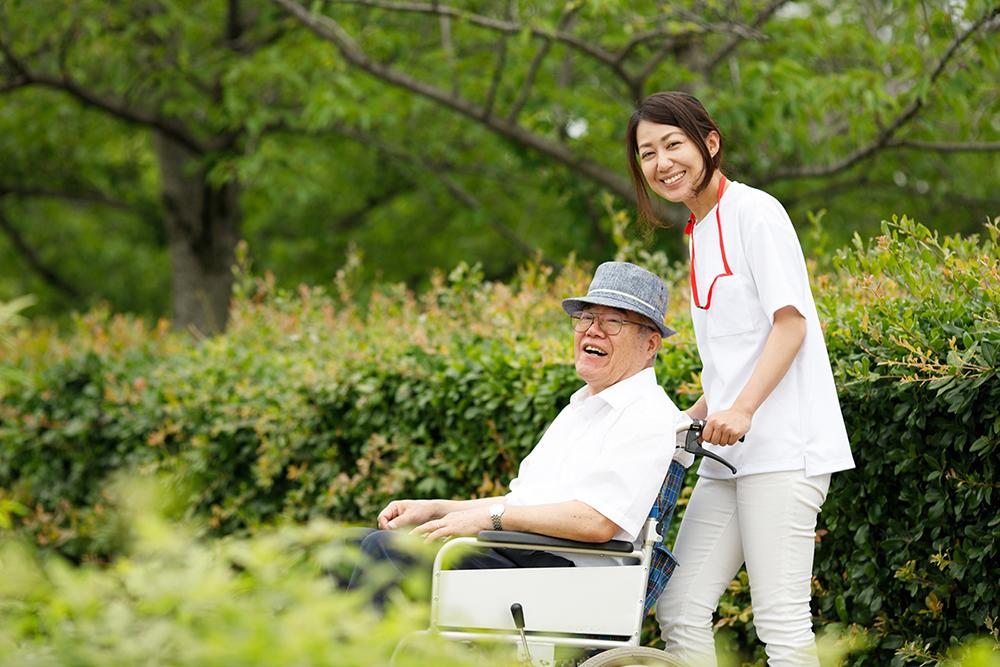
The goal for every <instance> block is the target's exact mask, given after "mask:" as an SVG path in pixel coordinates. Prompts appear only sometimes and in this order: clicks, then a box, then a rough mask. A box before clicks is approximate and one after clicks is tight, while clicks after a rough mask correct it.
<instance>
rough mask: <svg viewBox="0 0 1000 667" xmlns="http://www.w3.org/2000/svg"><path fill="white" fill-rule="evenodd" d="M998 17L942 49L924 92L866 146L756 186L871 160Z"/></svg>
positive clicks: (989, 16)
mask: <svg viewBox="0 0 1000 667" xmlns="http://www.w3.org/2000/svg"><path fill="white" fill-rule="evenodd" d="M998 15H1000V5H998V6H996V7H994V8H993V9H992V10H990V11H989V12H987V13H985V14H983V15H982V16H980V17H979V19H977V20H976V21H975V22H974V23H973V24H972V25H970V26H969V27H968V28H967V29H966V30H965V31H964V32H962V33H961V34H960V35H958V36H957V37H956V38H955V39H954V40H953V41H952V42H951V44H950V45H949V46H948V48H947V49H945V52H944V54H943V55H942V56H941V58H940V59H939V60H938V62H937V65H936V66H935V67H934V71H933V72H932V73H931V75H930V78H929V79H928V80H927V86H926V90H925V92H923V93H922V94H917V96H916V97H914V98H913V101H912V102H910V103H909V104H908V105H907V106H906V108H905V109H903V111H902V112H901V113H900V114H899V115H898V116H896V118H895V119H894V120H893V121H892V123H890V124H889V125H888V126H887V127H885V128H884V129H883V130H882V131H881V132H880V133H879V134H878V136H877V137H875V139H874V140H873V141H871V143H869V144H868V145H867V146H862V147H861V148H858V149H857V150H855V151H852V152H851V153H849V154H848V155H847V156H845V157H844V158H842V159H841V160H839V161H837V162H835V163H833V164H831V165H828V166H824V167H799V168H797V169H784V170H780V171H777V172H775V173H774V174H771V175H769V176H765V177H764V178H763V179H760V181H759V183H760V184H761V185H762V186H763V185H768V184H770V183H773V182H775V181H780V180H787V179H792V178H816V177H821V176H832V175H834V174H838V173H840V172H842V171H845V170H847V169H850V168H851V167H853V166H854V165H855V164H857V163H858V162H860V161H862V160H864V159H866V158H869V157H871V156H872V155H874V154H875V153H877V152H878V151H880V150H883V149H885V148H887V147H890V145H891V144H892V141H893V136H894V135H895V134H896V132H898V131H899V130H900V128H902V127H903V126H904V125H905V124H906V123H908V122H910V121H911V120H913V118H914V117H915V116H916V115H917V113H918V112H919V111H920V109H921V108H923V106H924V96H925V95H926V94H927V91H929V90H930V88H931V87H932V86H933V85H934V83H935V82H936V81H937V80H938V78H939V77H940V76H941V74H942V73H943V72H944V69H945V67H946V66H947V64H948V62H949V61H950V60H951V59H952V57H953V56H954V55H955V54H956V53H957V52H958V49H959V47H960V46H962V44H964V43H965V42H966V41H967V40H968V39H969V38H970V37H971V36H972V35H973V34H974V33H975V32H976V31H977V30H979V29H980V28H981V27H982V26H983V25H985V24H986V23H988V22H989V21H991V20H993V19H994V18H995V17H996V16H998Z"/></svg>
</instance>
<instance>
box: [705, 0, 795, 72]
mask: <svg viewBox="0 0 1000 667" xmlns="http://www.w3.org/2000/svg"><path fill="white" fill-rule="evenodd" d="M788 2H789V0H771V2H770V3H768V5H767V6H766V7H764V9H762V10H761V11H760V13H758V14H757V16H755V17H754V19H753V21H751V22H750V29H751V30H752V31H756V30H757V29H758V28H760V27H761V26H762V25H764V24H765V23H766V22H767V21H768V20H770V18H771V17H772V16H774V13H775V12H776V11H778V10H779V9H781V7H782V6H784V5H787V4H788ZM752 34H753V33H752V32H747V33H743V34H739V33H737V34H735V35H733V36H732V37H731V38H730V39H729V41H728V42H726V43H725V44H724V45H723V46H722V48H721V49H719V51H718V52H717V53H716V54H715V55H714V56H713V57H712V59H711V60H709V61H708V63H707V64H706V65H705V69H704V71H705V74H709V73H711V72H712V70H714V69H715V68H716V67H718V66H719V63H721V62H722V61H723V60H725V59H726V58H728V57H729V56H731V55H732V54H733V52H734V51H736V49H738V48H739V46H740V45H741V44H742V43H743V42H745V41H747V39H749V38H750V37H751V36H752Z"/></svg>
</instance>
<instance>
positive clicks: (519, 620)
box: [510, 602, 524, 630]
mask: <svg viewBox="0 0 1000 667" xmlns="http://www.w3.org/2000/svg"><path fill="white" fill-rule="evenodd" d="M510 615H511V616H513V617H514V627H516V628H517V629H518V630H524V608H522V607H521V603H520V602H515V603H514V604H512V605H511V606H510Z"/></svg>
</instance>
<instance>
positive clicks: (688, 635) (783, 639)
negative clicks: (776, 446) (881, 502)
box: [656, 470, 830, 667]
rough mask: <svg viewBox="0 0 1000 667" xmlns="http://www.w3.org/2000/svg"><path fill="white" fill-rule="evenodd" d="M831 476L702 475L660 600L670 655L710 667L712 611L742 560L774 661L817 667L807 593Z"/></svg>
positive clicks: (780, 666) (760, 632)
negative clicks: (818, 518)
mask: <svg viewBox="0 0 1000 667" xmlns="http://www.w3.org/2000/svg"><path fill="white" fill-rule="evenodd" d="M829 487H830V475H817V476H815V477H806V476H805V471H804V470H796V471H792V472H771V473H761V474H758V475H747V476H745V477H738V478H736V479H732V480H714V479H707V478H705V477H701V478H699V479H698V483H697V484H696V485H695V487H694V493H693V494H692V495H691V500H690V502H689V504H688V506H687V510H686V511H685V512H684V520H683V521H682V522H681V527H680V532H679V533H678V535H677V543H676V545H675V548H674V554H675V555H676V556H677V561H678V566H677V569H676V570H675V571H674V574H673V577H672V578H671V579H670V582H669V583H668V584H667V588H666V590H665V591H664V592H663V595H662V596H660V600H659V603H658V604H657V606H656V618H657V620H658V621H659V622H660V629H661V631H662V636H663V640H664V641H665V642H666V650H667V652H668V653H671V654H672V655H675V656H677V657H679V658H681V659H682V660H684V661H685V662H687V663H689V664H692V665H698V666H699V667H700V666H701V665H710V666H714V665H717V664H718V663H717V662H716V658H715V643H714V641H713V638H712V613H713V612H714V611H715V608H716V607H717V606H718V604H719V598H720V597H721V595H722V593H723V591H725V589H726V586H728V585H729V582H730V581H732V579H733V577H735V576H736V573H737V572H738V571H739V569H740V566H741V565H742V564H743V563H744V562H746V565H747V574H748V575H749V577H750V599H751V603H752V605H753V617H754V626H755V627H756V629H757V636H758V637H760V639H761V641H763V642H764V643H765V644H766V649H767V656H768V664H769V665H771V666H772V667H786V666H791V665H794V666H795V667H802V666H805V665H808V666H816V667H818V665H819V661H818V660H817V659H816V640H815V638H814V636H813V632H812V617H811V614H810V611H809V596H810V593H811V584H812V565H813V550H814V547H815V541H816V516H817V515H818V514H819V509H820V507H821V506H822V504H823V500H824V499H825V498H826V492H827V490H828V489H829Z"/></svg>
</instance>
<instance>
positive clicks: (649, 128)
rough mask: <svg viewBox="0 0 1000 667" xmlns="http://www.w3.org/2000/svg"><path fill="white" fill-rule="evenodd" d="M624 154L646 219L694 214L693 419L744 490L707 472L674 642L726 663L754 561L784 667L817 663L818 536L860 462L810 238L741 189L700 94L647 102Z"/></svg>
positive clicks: (673, 594) (680, 589)
mask: <svg viewBox="0 0 1000 667" xmlns="http://www.w3.org/2000/svg"><path fill="white" fill-rule="evenodd" d="M625 148H626V156H627V160H628V166H629V173H630V175H631V177H632V183H633V185H634V187H635V192H636V199H637V201H638V205H639V212H640V215H641V216H642V217H643V218H644V219H645V220H646V221H647V222H650V223H653V224H657V220H656V217H655V215H654V214H653V211H652V207H651V204H650V197H649V191H652V192H653V193H654V194H656V195H658V196H660V197H662V198H663V199H665V200H667V201H669V202H674V203H683V204H684V205H685V206H686V207H687V208H688V209H689V210H690V212H691V215H690V218H689V221H688V225H687V227H686V228H685V234H686V235H687V236H688V243H689V249H690V257H691V265H690V275H691V315H692V319H693V321H694V329H695V337H696V339H697V342H698V353H699V356H700V357H701V361H702V367H703V370H702V389H703V394H702V396H701V398H699V399H698V401H697V402H696V403H695V405H694V406H693V407H691V408H690V409H689V410H688V414H689V415H690V416H691V417H693V418H697V419H705V420H706V425H705V428H704V430H703V432H702V438H703V439H704V440H705V442H707V443H714V445H711V444H710V445H708V448H709V449H710V450H711V449H712V447H713V446H730V445H735V447H734V449H733V450H731V451H729V452H727V453H726V457H727V458H728V459H729V460H730V461H732V463H733V464H734V465H735V466H736V468H738V469H739V475H738V476H737V477H736V478H735V479H732V478H730V475H729V473H728V472H727V471H726V470H725V469H723V468H722V467H721V466H720V465H718V464H717V463H715V462H714V461H711V460H707V462H705V463H703V464H702V465H701V467H700V469H699V476H700V479H699V481H698V483H697V485H696V486H695V490H694V493H693V494H692V497H691V501H690V504H689V505H688V509H687V512H686V513H685V515H684V519H683V522H682V524H681V528H680V532H679V533H678V537H677V543H676V551H677V554H678V560H680V561H681V562H691V563H698V564H699V566H698V567H697V568H686V569H682V570H681V571H680V573H679V576H678V577H676V578H675V580H674V581H673V582H672V583H671V586H669V587H668V588H667V590H666V591H665V593H664V595H663V596H662V597H661V598H660V602H659V604H658V607H657V618H658V620H659V622H660V627H661V629H662V631H663V639H664V641H665V642H666V645H667V649H668V651H670V652H672V653H674V654H676V655H678V656H679V657H682V658H684V659H685V660H688V661H692V662H697V663H699V664H706V665H711V664H715V646H714V643H713V638H712V612H713V610H714V609H715V607H716V606H717V605H718V602H719V597H720V595H721V594H722V592H723V590H724V589H725V586H726V584H727V583H728V582H729V581H730V580H731V579H732V578H733V576H735V575H736V573H737V571H738V570H739V569H740V567H741V566H742V565H743V563H744V561H745V562H746V565H747V571H748V574H749V577H750V587H751V591H752V594H753V600H754V608H755V614H754V624H755V627H756V628H757V633H758V636H759V637H760V638H761V639H762V640H763V641H764V643H765V644H766V649H767V654H768V659H769V664H771V665H775V666H776V667H777V666H779V665H783V666H789V667H791V666H792V665H795V666H796V667H800V666H802V665H818V664H819V663H818V662H817V660H816V655H815V653H816V652H815V641H814V638H813V634H812V627H811V617H810V610H809V597H810V582H811V573H812V563H813V549H814V543H813V540H814V535H813V533H814V531H815V526H816V519H817V515H818V514H819V510H820V507H821V506H822V504H823V501H824V500H825V499H826V493H827V489H828V488H829V484H830V475H831V474H832V473H834V472H837V471H840V470H845V469H848V468H852V467H854V461H853V459H852V457H851V452H850V446H849V443H848V439H847V431H846V429H845V427H844V420H843V417H842V416H841V412H840V404H839V403H838V400H837V393H836V388H835V386H834V382H833V373H832V371H831V368H830V362H829V358H828V355H827V351H826V344H825V341H824V339H823V333H822V328H821V326H820V323H819V318H818V316H817V314H816V305H815V303H814V301H813V297H812V293H811V291H810V289H809V277H808V275H807V271H806V264H805V259H804V257H803V255H802V250H801V248H800V246H799V242H798V239H797V238H796V236H795V230H794V228H793V227H792V223H791V220H789V218H788V214H787V213H786V212H785V209H784V208H783V207H782V206H781V204H780V203H778V201H777V200H775V199H774V198H773V197H771V196H770V195H768V194H767V193H764V192H761V191H760V190H756V189H754V188H752V187H750V186H748V185H744V184H742V183H736V182H730V181H728V180H727V179H726V176H725V175H724V174H723V173H722V171H721V166H722V148H723V139H722V131H721V130H720V129H719V126H718V125H717V124H716V122H715V121H714V120H713V119H712V117H711V116H710V115H709V114H708V112H707V111H706V110H705V108H704V107H703V106H702V104H701V102H699V101H698V100H697V99H695V98H694V97H692V96H691V95H689V94H687V93H682V92H664V93H656V94H655V95H651V96H650V97H648V98H646V99H645V100H644V101H643V102H642V103H641V104H640V105H639V108H638V109H637V110H636V111H635V113H633V114H632V117H631V118H630V119H629V123H628V130H627V133H626V142H625ZM713 213H714V215H713ZM696 258H697V261H696ZM751 424H752V425H753V428H752V429H751ZM744 436H746V437H745V443H743V444H738V441H739V440H740V439H741V438H743V437H744ZM716 453H718V452H716Z"/></svg>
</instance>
